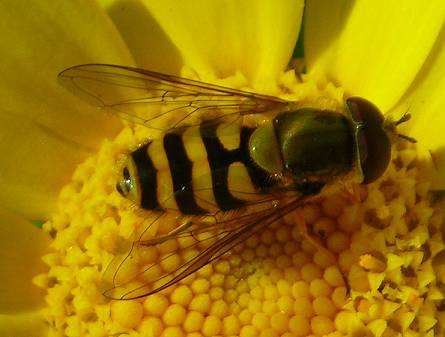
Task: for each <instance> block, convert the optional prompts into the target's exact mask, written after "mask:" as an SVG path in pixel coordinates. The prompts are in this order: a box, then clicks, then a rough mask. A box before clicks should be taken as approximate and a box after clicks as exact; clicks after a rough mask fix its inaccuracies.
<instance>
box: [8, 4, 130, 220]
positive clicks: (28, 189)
mask: <svg viewBox="0 0 445 337" xmlns="http://www.w3.org/2000/svg"><path fill="white" fill-rule="evenodd" d="M0 22H1V27H2V29H1V33H0V34H1V40H2V43H1V44H0V54H1V55H2V63H1V74H2V77H1V79H0V101H1V106H0V135H1V136H0V139H1V142H0V153H1V155H2V160H1V163H0V172H1V174H0V186H2V188H1V190H0V205H2V206H4V207H6V208H9V209H12V210H14V211H16V212H18V213H20V214H23V215H25V216H27V217H29V218H42V217H45V215H46V214H47V213H48V212H49V211H50V210H51V209H52V206H53V204H54V198H55V196H56V195H57V193H58V190H59V188H60V186H61V185H63V183H64V182H65V181H66V180H67V179H68V177H69V176H70V175H71V172H72V170H73V168H74V166H75V165H76V163H78V162H79V161H80V160H81V158H84V156H85V155H86V153H87V152H89V151H91V149H93V148H95V147H96V146H97V145H98V143H99V142H100V140H101V139H102V137H103V136H104V135H113V134H114V133H115V132H116V131H117V130H118V127H119V123H118V122H117V121H115V120H113V119H110V117H109V116H108V115H105V114H102V113H98V112H97V110H96V109H94V108H92V107H89V106H87V105H86V104H85V103H83V102H80V101H79V100H78V99H77V98H75V97H74V96H72V95H71V94H70V93H68V92H66V91H65V90H64V89H63V88H61V87H60V86H59V84H58V83H57V80H56V77H57V74H58V72H59V71H61V70H62V69H64V68H66V67H69V66H72V65H75V64H78V63H86V62H113V63H125V64H131V63H132V58H131V56H130V55H129V53H128V50H127V49H126V46H125V44H124V43H123V42H122V39H121V38H120V36H119V34H118V32H117V31H116V29H115V28H114V26H113V24H112V23H111V21H110V20H109V18H108V16H107V15H106V13H105V12H104V11H103V9H102V8H101V7H100V6H99V5H97V4H95V2H92V1H86V0H84V1H78V2H70V1H64V2H60V3H57V4H55V3H54V2H53V1H50V0H42V1H33V2H29V1H25V0H18V1H14V2H8V3H5V2H0Z"/></svg>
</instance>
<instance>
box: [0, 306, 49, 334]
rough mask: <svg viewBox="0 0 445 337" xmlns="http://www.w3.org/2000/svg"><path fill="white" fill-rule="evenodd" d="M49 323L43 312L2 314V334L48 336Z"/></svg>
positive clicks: (0, 316) (0, 315)
mask: <svg viewBox="0 0 445 337" xmlns="http://www.w3.org/2000/svg"><path fill="white" fill-rule="evenodd" d="M47 333H48V325H47V323H46V322H45V320H44V317H43V314H42V313H41V312H30V313H22V314H14V315H2V314H0V336H9V337H30V336H38V337H43V336H47Z"/></svg>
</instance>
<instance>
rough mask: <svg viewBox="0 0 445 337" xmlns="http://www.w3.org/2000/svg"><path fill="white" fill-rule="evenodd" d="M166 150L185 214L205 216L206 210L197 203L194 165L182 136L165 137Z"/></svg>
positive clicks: (172, 134)
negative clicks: (193, 174)
mask: <svg viewBox="0 0 445 337" xmlns="http://www.w3.org/2000/svg"><path fill="white" fill-rule="evenodd" d="M164 150H165V154H166V155H167V159H168V164H169V166H170V173H171V177H172V181H173V190H174V191H175V200H176V204H177V205H178V208H179V210H180V211H181V212H182V213H183V214H203V213H206V211H205V210H204V209H202V208H201V207H199V205H198V204H197V203H196V200H195V195H194V193H193V184H192V167H193V163H192V162H191V161H190V159H189V158H188V157H187V152H186V151H185V148H184V142H183V140H182V134H178V133H177V131H176V132H175V133H167V134H166V135H165V136H164Z"/></svg>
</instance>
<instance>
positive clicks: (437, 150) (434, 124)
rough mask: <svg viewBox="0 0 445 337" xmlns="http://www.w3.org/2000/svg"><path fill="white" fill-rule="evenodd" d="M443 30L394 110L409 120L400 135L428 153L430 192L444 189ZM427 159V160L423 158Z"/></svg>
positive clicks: (444, 50) (444, 79)
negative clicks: (430, 163)
mask: <svg viewBox="0 0 445 337" xmlns="http://www.w3.org/2000/svg"><path fill="white" fill-rule="evenodd" d="M444 92H445V28H444V29H442V32H441V33H440V35H439V37H438V39H437V41H436V44H435V45H434V48H433V50H432V51H431V53H430V55H429V57H428V59H427V61H426V62H425V64H424V66H423V68H422V70H421V72H420V73H419V75H418V77H417V78H416V80H415V81H414V83H413V84H412V86H411V87H410V88H409V90H408V92H407V93H406V95H405V96H404V97H403V99H402V101H401V102H400V103H399V104H398V105H397V107H396V108H395V109H394V112H393V113H394V115H395V116H401V115H403V113H405V112H406V111H408V112H409V113H410V114H411V116H412V119H411V120H409V121H408V122H406V123H404V124H403V125H402V128H401V132H402V133H405V134H407V135H409V136H410V137H414V138H415V139H417V141H418V143H419V145H420V146H422V147H425V148H426V149H428V151H430V153H431V155H432V159H433V163H434V167H435V172H434V177H433V186H432V187H433V188H434V189H445V137H444V128H445V113H444V107H445V95H444ZM427 159H428V158H427Z"/></svg>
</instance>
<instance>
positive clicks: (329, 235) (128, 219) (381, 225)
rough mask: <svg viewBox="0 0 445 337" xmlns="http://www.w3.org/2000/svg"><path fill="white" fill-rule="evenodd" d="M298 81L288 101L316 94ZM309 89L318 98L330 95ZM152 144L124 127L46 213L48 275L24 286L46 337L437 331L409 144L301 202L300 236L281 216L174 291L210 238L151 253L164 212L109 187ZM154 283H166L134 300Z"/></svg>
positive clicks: (434, 279)
mask: <svg viewBox="0 0 445 337" xmlns="http://www.w3.org/2000/svg"><path fill="white" fill-rule="evenodd" d="M286 76H289V74H287V75H286ZM228 84H230V83H228ZM300 85H301V88H299V89H298V90H300V91H299V95H300V93H301V92H304V90H306V91H308V92H309V93H312V94H314V93H313V91H314V90H315V89H314V88H313V86H305V84H304V83H301V84H300ZM293 90H295V88H287V90H286V92H288V94H287V95H290V96H292V95H293V94H292V92H295V91H293ZM317 90H321V92H318V91H317V93H316V94H317V95H318V96H323V95H332V91H333V90H334V89H333V88H332V87H329V89H325V90H326V92H323V88H319V89H317ZM339 90H340V89H339ZM289 93H290V94H289ZM295 95H296V94H295ZM336 95H340V94H339V93H338V92H337V93H336ZM334 96H335V95H334ZM286 98H289V99H292V97H286ZM150 136H151V135H150V134H148V131H147V130H146V128H142V127H135V128H134V127H129V126H127V127H126V128H125V129H124V130H123V131H122V133H121V134H120V135H119V136H118V137H117V138H116V139H115V140H114V141H104V142H103V144H102V146H101V149H100V151H99V153H98V154H97V155H96V156H93V157H91V158H89V159H88V160H87V161H86V162H85V163H83V164H82V165H80V166H79V168H78V169H77V171H76V172H75V174H74V175H73V178H72V182H71V183H70V184H68V185H67V186H66V187H65V188H63V190H62V191H61V194H60V197H59V207H58V211H57V212H56V213H55V214H54V215H53V216H52V218H51V219H50V220H49V221H48V222H47V223H46V224H45V225H44V229H45V230H46V231H48V232H49V233H51V234H52V235H53V237H54V241H53V243H52V247H51V248H52V251H51V252H50V253H48V254H47V255H46V256H44V257H43V260H44V262H45V263H46V264H47V265H48V271H47V273H45V274H41V275H37V276H36V277H35V284H36V285H37V286H39V287H40V288H44V289H45V290H46V292H47V295H46V303H47V307H46V309H45V310H46V313H45V317H46V319H47V321H48V326H49V329H50V330H51V332H50V336H67V337H74V336H114V335H115V336H117V335H128V336H134V337H137V336H141V337H147V336H154V337H158V336H163V337H168V336H175V337H178V336H179V337H181V336H187V337H198V336H201V337H202V336H258V337H268V336H270V337H276V336H282V337H292V336H298V337H303V336H329V337H342V336H384V337H392V336H413V337H414V336H431V337H432V336H442V335H444V334H445V323H444V320H445V311H444V310H445V309H444V308H445V305H444V303H445V293H444V290H443V281H444V279H445V277H444V275H445V272H444V270H445V267H444V265H445V253H444V249H445V244H444V241H443V222H444V217H443V215H444V214H443V208H441V204H440V202H441V200H440V198H439V196H437V195H436V196H434V195H432V194H431V192H429V188H428V187H429V182H428V177H424V176H423V175H422V174H423V173H422V170H421V169H420V167H421V166H420V165H421V164H422V163H421V160H420V159H418V158H417V155H416V153H417V152H416V147H415V145H413V144H408V145H407V144H399V145H397V146H396V148H395V150H394V151H393V154H392V156H393V157H392V161H391V164H390V166H389V168H388V170H387V172H386V174H385V175H384V176H383V177H382V178H380V179H379V180H377V181H376V182H374V183H373V184H370V185H369V186H364V187H363V186H361V187H360V188H358V189H357V191H358V193H359V194H360V195H359V197H351V195H348V193H350V191H347V190H340V191H338V192H337V193H334V194H332V195H321V196H320V197H319V198H317V199H315V200H312V201H311V202H308V203H305V204H304V205H302V207H301V208H302V213H303V218H304V221H305V224H306V225H307V228H308V233H306V234H304V233H302V232H301V228H299V226H298V225H297V224H296V223H295V219H294V217H293V216H292V215H291V214H288V215H286V216H284V217H283V218H282V219H279V220H277V221H276V222H274V223H273V224H271V225H270V226H268V227H266V228H263V229H261V230H260V231H258V232H257V233H254V234H253V235H251V237H249V238H248V239H246V240H245V241H244V242H242V243H240V244H239V245H237V246H236V247H235V248H233V249H232V250H230V251H229V252H227V253H226V254H225V255H223V256H221V257H219V258H218V259H216V260H214V261H211V262H210V263H209V264H207V265H205V266H204V267H203V268H202V269H200V270H199V271H197V272H195V273H192V274H190V275H187V276H186V277H185V278H183V279H181V280H179V281H177V282H173V281H174V276H175V275H177V273H179V272H181V271H184V270H185V269H186V268H187V265H186V262H187V261H190V260H191V259H193V258H194V257H197V256H199V253H200V252H202V251H203V250H205V249H207V248H208V247H209V242H212V233H211V232H207V233H206V232H205V231H204V232H203V233H198V234H197V235H196V236H184V237H180V236H175V235H173V239H167V240H164V241H163V242H162V243H161V244H157V245H151V244H150V242H152V241H150V240H155V239H157V238H159V235H168V233H170V234H171V233H174V231H175V226H174V224H175V222H174V221H169V220H167V219H168V216H167V215H166V216H165V219H163V220H160V221H158V222H156V221H155V220H154V219H156V216H157V215H156V214H154V213H150V212H147V211H141V210H139V209H138V208H137V207H136V206H135V205H134V204H132V203H131V202H129V201H128V200H126V199H125V198H123V197H122V196H121V195H120V194H119V193H118V192H117V191H116V190H115V182H116V176H117V173H116V163H117V162H118V161H119V160H120V159H121V157H122V155H123V154H124V153H125V152H126V151H128V149H130V148H134V147H135V146H137V144H140V143H143V142H144V141H146V140H147V139H148V138H150ZM357 191H356V192H357ZM433 197H434V198H433ZM234 213H235V214H234V215H233V216H242V214H238V213H237V212H234ZM171 217H172V218H173V219H177V218H178V215H177V214H173V215H171ZM240 219H241V217H240ZM164 223H165V226H163V225H164ZM184 224H185V225H187V222H184V221H182V222H181V221H180V220H177V225H178V226H181V225H183V226H185V225H184ZM305 235H310V237H311V238H312V239H313V240H311V241H309V240H307V239H306V238H307V236H305ZM198 241H199V242H198ZM314 242H315V243H316V245H314V244H313V243H314ZM187 247H193V248H190V249H187ZM184 252H185V253H184ZM327 253H329V254H327ZM331 255H332V257H333V259H331ZM195 261H198V260H195ZM201 262H205V261H204V260H199V262H197V263H201ZM118 266H120V267H119V268H118ZM175 273H176V274H175ZM163 277H165V279H163ZM165 280H167V281H171V280H173V281H172V283H173V284H172V285H171V286H169V287H166V288H165V289H162V290H160V291H159V292H156V293H154V294H151V295H148V296H144V294H146V293H147V292H150V291H151V288H150V286H151V285H152V284H155V285H157V284H163V282H164V283H165ZM116 285H121V287H118V286H116ZM107 289H108V290H109V289H113V291H114V292H112V293H107V291H106V290H107ZM104 294H105V295H104ZM107 294H108V296H107ZM125 296H133V297H134V299H124V298H125ZM121 298H123V299H121Z"/></svg>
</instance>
